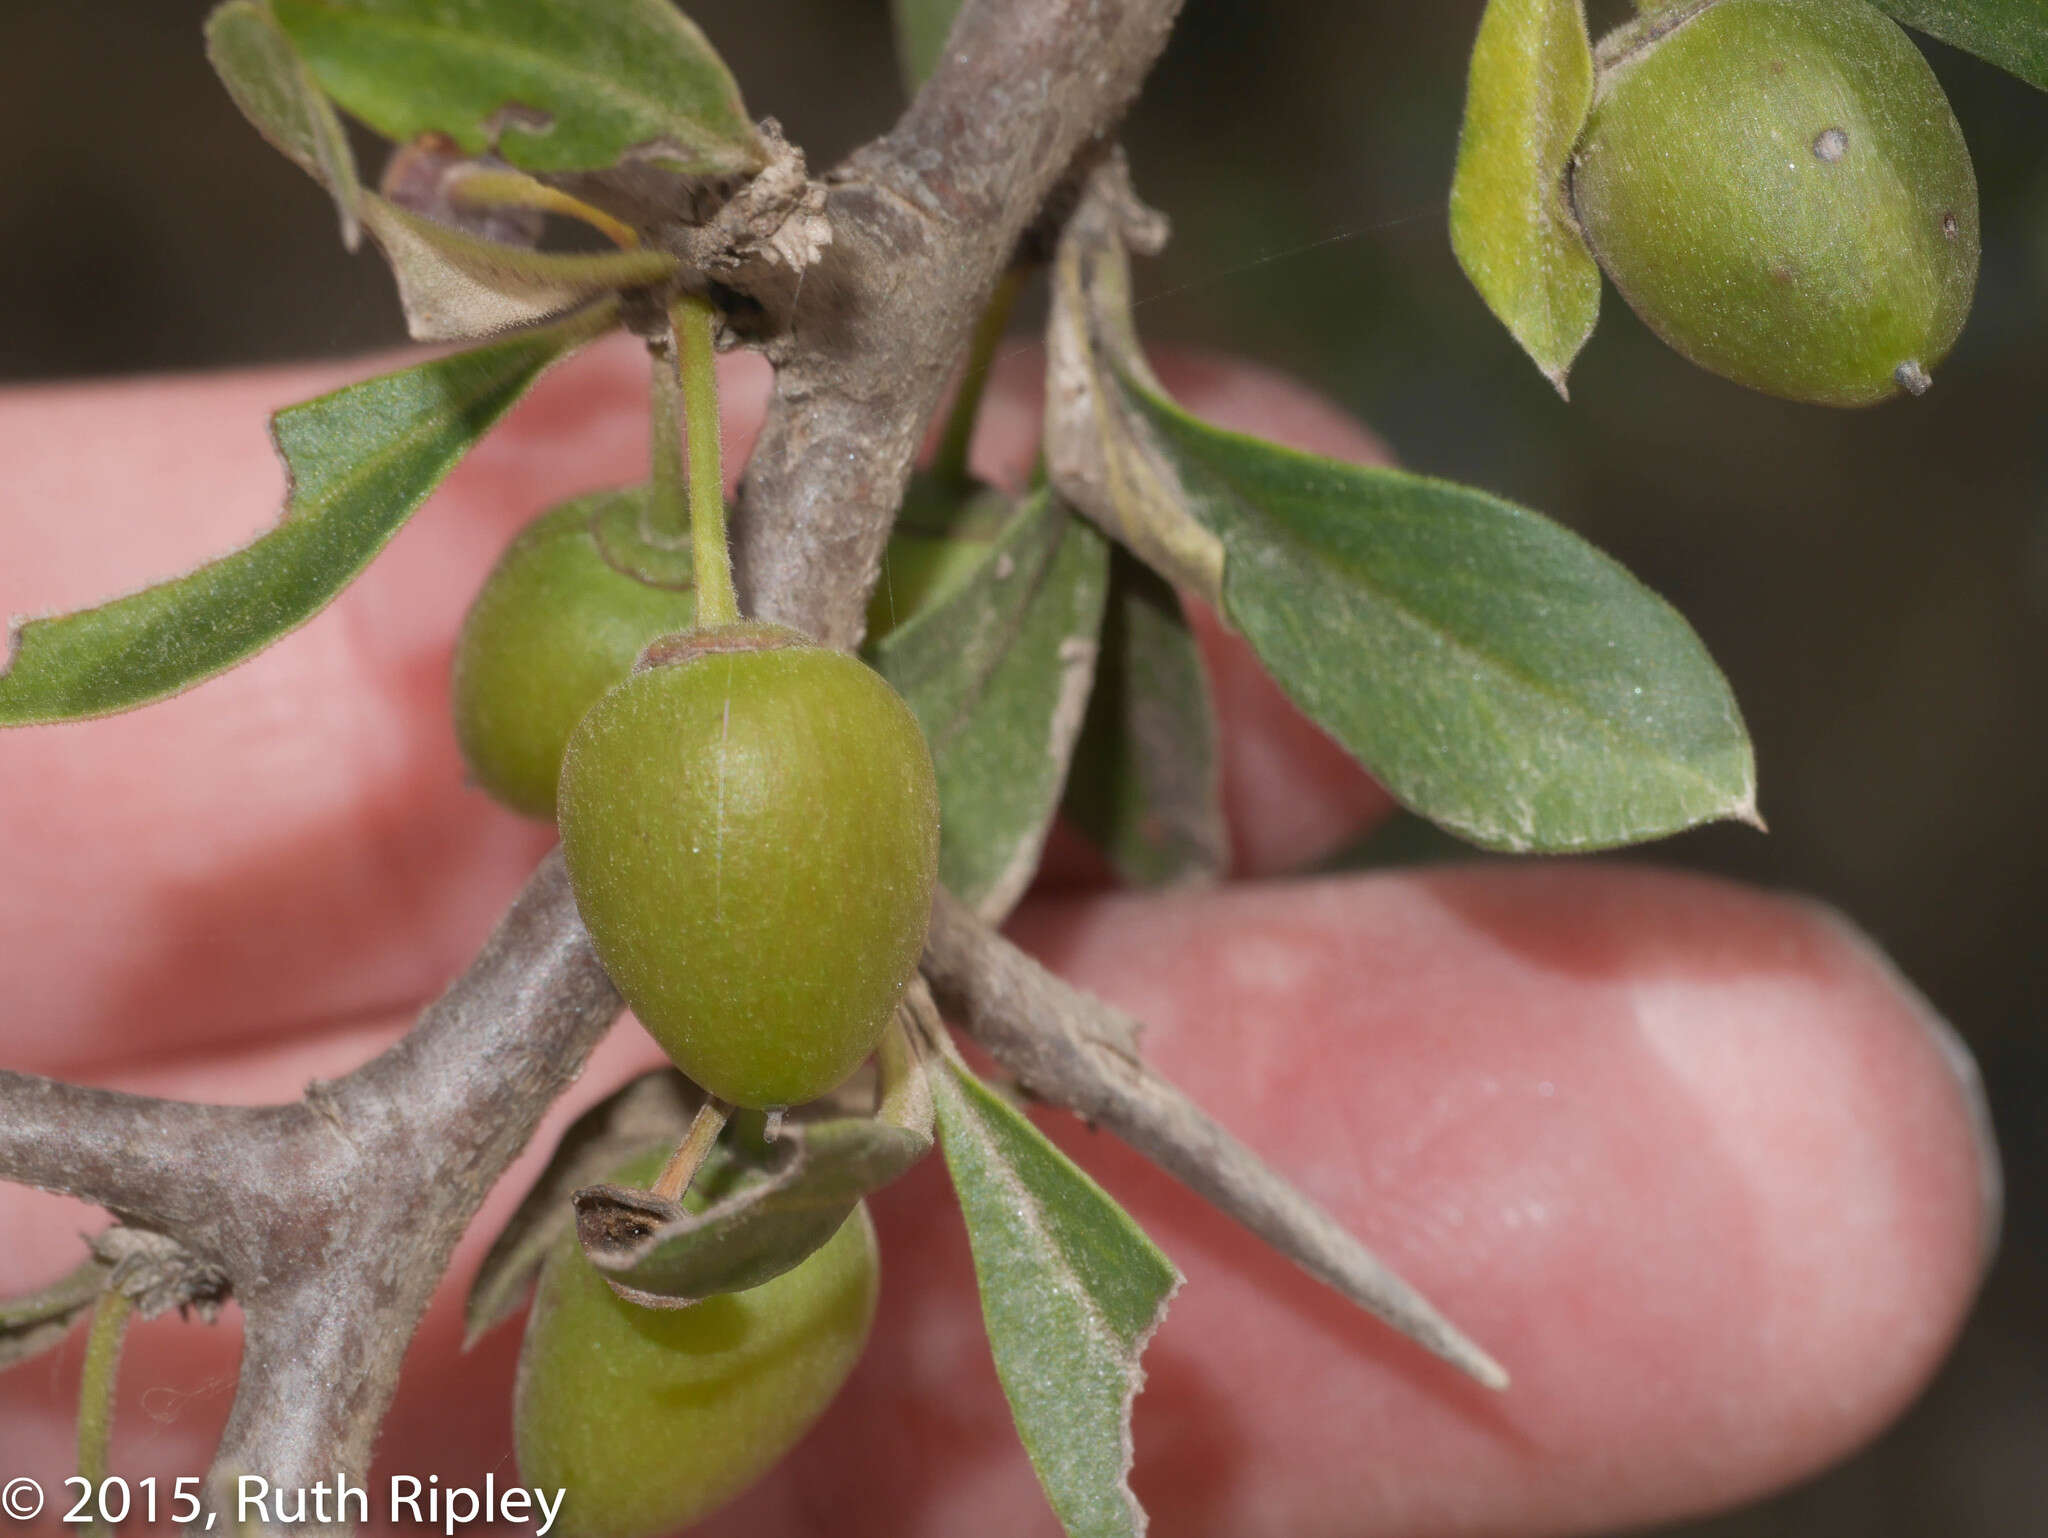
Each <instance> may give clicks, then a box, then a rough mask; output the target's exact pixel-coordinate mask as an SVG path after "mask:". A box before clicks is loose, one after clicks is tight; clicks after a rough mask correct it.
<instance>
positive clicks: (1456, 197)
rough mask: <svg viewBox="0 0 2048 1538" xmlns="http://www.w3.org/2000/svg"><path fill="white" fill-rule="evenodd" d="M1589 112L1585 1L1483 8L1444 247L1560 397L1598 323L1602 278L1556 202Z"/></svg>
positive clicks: (1493, 2) (1536, 0) (1510, 0)
mask: <svg viewBox="0 0 2048 1538" xmlns="http://www.w3.org/2000/svg"><path fill="white" fill-rule="evenodd" d="M1592 106H1593V46H1592V43H1591V42H1590V41H1589V40H1588V38H1587V36H1586V15H1585V9H1584V5H1583V0H1488V3H1487V7H1486V14H1485V16H1484V17H1482V18H1481V20H1480V23H1479V39H1478V41H1477V42H1476V43H1475V44H1474V45H1473V48H1472V69H1471V75H1470V79H1469V83H1468V85H1467V87H1466V95H1465V124H1464V128H1463V130H1462V131H1461V132H1460V134H1459V136H1458V169H1457V174H1456V176H1455V177H1454V179H1453V180H1452V182H1451V247H1452V249H1453V250H1454V251H1455V252H1456V253H1457V257H1458V262H1459V265H1460V266H1462V267H1463V268H1464V269H1465V275H1466V276H1467V277H1468V278H1470V279H1471V280H1472V286H1473V287H1474V288H1477V289H1478V290H1479V293H1480V296H1481V297H1482V298H1484V299H1485V300H1486V303H1487V305H1488V306H1489V307H1490V308H1491V309H1492V310H1493V313H1494V315H1495V316H1496V317H1497V318H1498V319H1499V320H1500V323H1501V324H1502V325H1504V326H1506V327H1507V328H1508V330H1509V332H1511V333H1512V334H1513V336H1514V338H1515V340H1516V341H1518V342H1520V343H1521V344H1522V346H1523V347H1524V348H1525V349H1526V350H1527V351H1528V354H1529V356H1530V357H1531V358H1534V359H1535V360H1536V366H1537V367H1538V368H1540V369H1541V370H1543V373H1544V376H1545V377H1546V378H1548V379H1549V380H1550V382H1551V383H1552V384H1554V385H1555V386H1557V393H1558V394H1560V395H1563V394H1565V375H1566V374H1567V373H1568V372H1569V371H1570V369H1571V366H1572V360H1573V359H1574V358H1576V357H1577V356H1578V355H1579V349H1580V348H1582V347H1584V346H1585V345H1586V339H1587V338H1588V337H1590V336H1592V334H1593V325H1594V322H1595V321H1597V320H1598V319H1599V317H1600V268H1599V265H1598V264H1597V263H1596V262H1595V261H1594V260H1593V253H1592V251H1591V250H1590V249H1589V248H1588V247H1587V245H1586V240H1585V237H1584V236H1583V235H1581V234H1580V233H1579V226H1578V221H1577V220H1576V219H1575V218H1574V217H1573V216H1572V213H1571V211H1570V209H1569V208H1568V207H1567V206H1566V202H1565V192H1564V186H1565V170H1566V167H1567V166H1568V165H1569V164H1570V161H1571V155H1572V147H1573V145H1575V144H1576V143H1577V142H1578V138H1579V133H1580V131H1581V130H1582V129H1583V128H1584V127H1585V124H1586V115H1587V113H1589V112H1590V111H1591V110H1592Z"/></svg>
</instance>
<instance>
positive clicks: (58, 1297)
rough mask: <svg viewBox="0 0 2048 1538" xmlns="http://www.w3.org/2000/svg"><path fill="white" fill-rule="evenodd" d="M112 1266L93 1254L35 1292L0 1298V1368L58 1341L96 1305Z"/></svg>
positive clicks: (42, 1351)
mask: <svg viewBox="0 0 2048 1538" xmlns="http://www.w3.org/2000/svg"><path fill="white" fill-rule="evenodd" d="M113 1269H114V1268H113V1266H112V1265H111V1264H109V1263H108V1262H106V1261H104V1260H101V1259H100V1258H99V1257H98V1256H97V1255H95V1256H93V1257H92V1258H91V1259H89V1260H87V1261H85V1262H84V1263H83V1264H81V1265H80V1266H79V1267H78V1269H77V1270H75V1271H73V1272H71V1273H70V1274H69V1275H67V1276H64V1277H60V1278H59V1279H58V1280H56V1281H54V1282H52V1283H51V1284H50V1285H49V1286H47V1287H45V1288H43V1289H41V1290H40V1291H38V1292H31V1293H28V1294H26V1295H24V1296H22V1297H18V1298H0V1372H4V1371H6V1370H7V1369H8V1368H10V1367H14V1366H18V1365H19V1364H20V1363H22V1362H26V1361H28V1360H30V1359H31V1358H33V1357H38V1356H41V1355H42V1354H43V1353H44V1352H45V1351H49V1350H52V1349H54V1348H55V1347H57V1346H60V1345H62V1344H63V1343H64V1338H65V1337H66V1336H67V1335H69V1334H70V1333H71V1331H72V1329H73V1328H74V1327H75V1326H76V1325H77V1324H78V1321H79V1320H81V1319H83V1318H84V1317H85V1316H86V1315H87V1314H90V1313H91V1312H92V1311H93V1309H94V1307H95V1306H97V1304H98V1303H99V1300H100V1298H101V1296H102V1295H103V1294H104V1293H105V1292H106V1290H107V1277H108V1276H109V1275H110V1274H111V1273H112V1271H113Z"/></svg>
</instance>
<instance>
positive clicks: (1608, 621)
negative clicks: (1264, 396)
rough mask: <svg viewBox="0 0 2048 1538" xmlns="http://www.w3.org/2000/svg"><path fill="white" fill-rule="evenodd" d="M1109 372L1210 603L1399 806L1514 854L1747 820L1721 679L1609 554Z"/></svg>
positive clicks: (1746, 748)
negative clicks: (1123, 388) (1143, 419)
mask: <svg viewBox="0 0 2048 1538" xmlns="http://www.w3.org/2000/svg"><path fill="white" fill-rule="evenodd" d="M1128 388H1129V389H1130V394H1131V398H1132V400H1133V401H1134V402H1135V403H1136V404H1137V405H1138V406H1139V408H1140V409H1142V410H1143V411H1144V412H1145V414H1146V415H1147V416H1148V417H1149V419H1150V420H1151V421H1152V422H1153V424H1154V426H1155V428H1156V430H1157V434H1158V442H1159V446H1160V452H1161V453H1162V454H1163V455H1165V456H1166V457H1168V458H1170V459H1171V460H1172V462H1173V465H1174V468H1175V471H1176V473H1177V475H1178V477H1179V479H1180V481H1181V483H1182V485H1183V487H1184V488H1185V490H1186V492H1187V494H1188V496H1189V498H1190V503H1191V505H1192V506H1193V508H1194V510H1195V512H1196V514H1197V516H1199V517H1200V518H1201V519H1202V521H1203V522H1204V523H1206V524H1207V525H1208V526H1209V527H1211V528H1213V529H1214V530H1215V531H1216V532H1217V534H1218V535H1220V536H1221V537H1222V540H1223V544H1224V548H1225V550H1226V552H1227V561H1226V565H1225V567H1224V580H1223V598H1224V612H1225V614H1226V616H1227V617H1228V618H1229V620H1230V621H1231V623H1232V624H1233V625H1235V626H1236V627H1237V628H1238V629H1239V630H1241V631H1242V632H1243V633H1244V635H1245V637H1246V639H1247V640H1249V641H1250V642H1251V644H1252V647H1253V649H1254V650H1255V651H1257V653H1258V655H1259V659H1260V661H1261V662H1263V663H1264V664H1265V666H1266V668H1267V669H1268V671H1270V672H1271V673H1272V674H1273V676H1274V678H1275V679H1276V680H1278V682H1279V683H1280V686H1281V687H1282V688H1283V689H1284V690H1286V691H1287V693H1288V694H1289V695H1290V696H1291V697H1292V698H1293V699H1294V701H1295V703H1296V704H1298V705H1300V706H1301V708H1302V709H1303V710H1305V711H1307V712H1308V714H1309V715H1310V716H1312V717H1313V718H1314V719H1315V720H1316V721H1317V722H1318V723H1319V724H1320V725H1321V726H1322V727H1323V729H1324V730H1325V731H1327V732H1329V733H1330V734H1331V735H1332V736H1333V737H1335V738H1336V739H1337V740H1338V741H1339V742H1340V743H1342V744H1343V745H1344V746H1345V748H1347V749H1348V750H1349V751H1350V752H1351V753H1352V754H1353V755H1354V756H1355V757H1356V758H1357V759H1358V761H1359V762H1360V763H1362V764H1363V765H1364V766H1365V767H1366V768H1367V769H1368V770H1370V771H1371V772H1372V773H1373V774H1374V775H1375V776H1376V777H1377V778H1378V779H1379V780H1380V781H1381V783H1383V784H1384V785H1385V786H1386V787H1387V789H1388V790H1390V791H1392V792H1393V794H1394V795H1395V796H1396V797H1398V798H1399V799H1400V800H1401V801H1402V802H1403V803H1404V804H1405V805H1407V806H1409V807H1410V808H1412V809H1413V810H1415V811H1417V812H1419V813H1421V814H1422V815H1423V816H1425V817H1428V818H1429V819H1430V820H1431V821H1433V822H1436V823H1439V824H1441V825H1442V826H1444V827H1446V828H1448V829H1450V830H1451V831H1453V832H1455V833H1457V834H1459V835H1460V836H1461V837H1464V838H1468V839H1470V840H1472V841H1473V842H1474V843H1477V844H1481V845H1484V846H1485V847H1487V848H1491V849H1507V850H1517V851H1549V852H1563V851H1570V850H1584V849H1601V848H1607V847H1611V846H1614V845H1620V844H1629V843H1635V842H1639V841H1641V840H1644V839H1649V838H1656V837H1659V836H1661V835H1663V834H1667V833H1673V832H1676V831H1678V830H1679V829H1681V828H1687V827H1691V826H1692V825H1694V824H1695V823H1699V822H1705V821H1709V820H1712V819H1716V818H1723V817H1733V818H1740V819H1745V820H1749V821H1755V819H1756V811H1755V795H1756V782H1755V767H1754V762H1753V759H1752V756H1751V752H1750V745H1749V738H1748V735H1747V733H1746V732H1745V731H1744V730H1743V725H1742V718H1741V715H1740V713H1739V712H1738V711H1737V709H1736V705H1735V698H1734V696H1733V694H1731V693H1730V691H1729V688H1728V684H1727V681H1726V680H1725V679H1723V678H1722V676H1721V674H1720V672H1719V670H1718V669H1716V668H1715V666H1714V663H1713V659H1712V658H1711V657H1709V656H1708V655H1707V651H1706V648H1705V647H1704V646H1702V645H1701V644H1700V640H1699V638H1698V637H1697V636H1696V635H1694V634H1693V632H1692V630H1691V628H1690V627H1688V626H1687V624H1686V623H1685V620H1684V619H1683V618H1682V617H1681V616H1680V615H1679V614H1678V612H1677V611H1676V610H1675V609H1673V608H1672V607H1671V606H1670V605H1669V604H1667V603H1665V602H1664V600H1663V599H1661V598H1659V597H1658V596H1657V595H1656V594H1654V593H1652V592H1651V591H1650V590H1649V589H1648V588H1645V587H1644V586H1642V584H1640V583H1639V582H1637V581H1636V580H1635V579H1634V578H1633V577H1631V576H1630V575H1629V574H1628V572H1627V571H1625V570H1624V569H1623V568H1622V567H1621V566H1620V565H1619V564H1617V563H1616V562H1615V561H1613V560H1611V559H1609V558H1608V557H1607V556H1605V555H1603V554H1601V553H1600V552H1599V551H1598V550H1595V549H1594V548H1593V547H1592V546H1591V545H1589V544H1587V543H1586V542H1585V541H1584V540H1582V539H1580V538H1579V537H1578V536H1577V535H1575V534H1573V533H1571V532H1570V531H1568V530H1566V529H1563V528H1560V527H1559V526H1558V525H1556V524H1554V523H1551V522H1550V521H1549V520H1547V519H1545V518H1542V517H1539V516H1538V515H1537V514H1535V513H1532V512H1529V511H1527V510H1526V509H1524V508H1520V507H1517V506H1515V505H1514V504H1513V503H1510V502H1504V501H1501V500H1500V499H1499V498H1497V497H1491V496H1488V495H1487V494H1486V493H1484V492H1481V491H1475V490H1473V489H1471V488H1469V487H1464V486H1455V485H1451V484H1448V483H1446V482H1442V481H1434V480H1429V479H1427V478H1425V477H1422V476H1417V475H1408V474H1404V473H1402V472H1400V471H1397V470H1384V469H1368V468H1364V467H1361V466H1357V465H1349V464H1340V463H1337V462H1335V461H1332V460H1325V459H1318V458H1316V457H1314V456H1313V455H1308V454H1301V453H1297V452H1295V451H1294V450H1291V449H1285V448H1282V447H1280V446H1279V445H1277V444H1272V443H1266V442H1262V441H1261V440H1259V439H1256V438H1246V437H1241V436H1239V435H1237V434H1234V433H1226V432H1224V431H1222V430H1221V429H1219V428H1215V427H1211V426H1209V425H1208V424H1207V423H1204V422H1201V421H1198V420H1196V419H1195V418H1193V417H1190V416H1188V415H1187V414H1186V413H1184V412H1182V411H1181V410H1180V409H1179V408H1178V407H1176V406H1174V405H1173V404H1172V403H1171V402H1169V401H1166V400H1164V399H1162V398H1160V397H1158V396H1155V395H1153V394H1151V393H1150V392H1149V391H1146V390H1144V389H1142V388H1140V387H1137V386H1135V385H1133V386H1129V387H1128Z"/></svg>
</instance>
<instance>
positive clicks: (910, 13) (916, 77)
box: [889, 0, 960, 93]
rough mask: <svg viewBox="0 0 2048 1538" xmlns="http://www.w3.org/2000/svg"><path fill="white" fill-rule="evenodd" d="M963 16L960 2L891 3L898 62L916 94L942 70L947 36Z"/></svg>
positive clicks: (922, 0)
mask: <svg viewBox="0 0 2048 1538" xmlns="http://www.w3.org/2000/svg"><path fill="white" fill-rule="evenodd" d="M959 14H960V0H889V16H890V19H891V20H892V21H894V22H895V24H896V62H897V65H898V66H899V67H900V68H901V69H902V71H903V83H904V85H906V86H907V87H909V89H910V90H911V92H912V93H915V92H916V90H917V88H918V87H919V86H921V85H923V84H924V83H925V82H926V81H927V80H929V79H931V76H932V71H933V70H935V69H937V68H938V67H939V57H940V55H941V54H943V53H944V52H945V51H946V36H947V34H948V33H950V32H951V31H952V30H953V18H954V17H956V16H958V15H959Z"/></svg>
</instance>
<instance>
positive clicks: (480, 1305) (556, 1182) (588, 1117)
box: [462, 1068, 704, 1351]
mask: <svg viewBox="0 0 2048 1538" xmlns="http://www.w3.org/2000/svg"><path fill="white" fill-rule="evenodd" d="M703 1103H704V1092H703V1091H702V1090H701V1089H699V1088H698V1087H697V1086H696V1085H694V1084H692V1083H691V1082H690V1081H689V1080H688V1079H686V1078H684V1077H683V1076H682V1075H681V1074H680V1073H677V1072H676V1071H675V1070H674V1069H673V1068H657V1069H655V1070H654V1071H653V1072H651V1073H644V1074H642V1075H641V1076H640V1077H639V1078H637V1079H634V1080H633V1081H632V1082H631V1083H629V1084H627V1085H626V1086H625V1087H624V1088H623V1089H620V1090H618V1091H617V1092H616V1093H614V1094H611V1095H607V1096H606V1097H605V1098H604V1099H603V1100H600V1101H599V1102H598V1103H597V1104H596V1105H594V1106H592V1107H591V1108H590V1109H589V1110H587V1111H585V1112H584V1113H583V1114H582V1115H581V1116H579V1117H577V1118H576V1120H574V1121H573V1122H571V1123H570V1124H569V1126H568V1128H567V1130H566V1131H564V1132H563V1133H562V1139H561V1141H560V1142H559V1143H557V1144H556V1145H555V1151H554V1153H553V1154H552V1155H551V1156H549V1159H548V1164H547V1168H546V1169H544V1170H542V1171H541V1174H540V1178H539V1179H538V1180H536V1181H535V1182H534V1183H533V1186H532V1188H531V1189H529V1190H528V1191H527V1193H526V1195H525V1197H524V1198H523V1199H522V1200H521V1201H520V1203H519V1207H518V1210H517V1211H515V1212H514V1213H513V1214H512V1216H511V1217H510V1218H509V1219H507V1220H506V1223H505V1226H504V1228H502V1229H501V1230H499V1233H498V1237H497V1238H496V1239H495V1240H494V1241H492V1244H491V1248H490V1253H488V1254H487V1255H485V1256H484V1259H483V1264H482V1265H481V1266H479V1267H478V1268H477V1273H476V1280H475V1281H473V1282H471V1283H470V1285H469V1298H468V1300H467V1301H466V1302H465V1303H464V1305H463V1336H462V1347H463V1349H464V1350H465V1351H466V1350H468V1349H469V1348H470V1347H471V1346H473V1345H475V1344H476V1342H477V1341H478V1340H479V1339H480V1338H482V1337H483V1335H485V1334H486V1333H487V1332H488V1331H490V1330H491V1329H493V1328H495V1327H496V1326H497V1325H499V1324H501V1323H503V1322H504V1321H505V1320H507V1319H509V1318H511V1317H512V1316H513V1315H514V1314H516V1313H518V1312H519V1308H520V1305H521V1304H522V1303H524V1302H525V1301H526V1296H527V1293H528V1292H529V1291H531V1289H532V1287H533V1284H534V1281H535V1279H536V1278H537V1277H539V1275H540V1268H541V1265H542V1263H543V1262H544V1261H546V1259H547V1258H548V1252H549V1251H550V1250H551V1249H553V1248H554V1245H555V1241H556V1240H557V1239H559V1238H560V1237H561V1236H562V1235H563V1234H564V1233H565V1232H567V1231H568V1229H569V1227H570V1225H571V1224H573V1223H574V1222H575V1221H576V1209H575V1207H574V1205H573V1204H572V1202H573V1198H574V1197H575V1194H576V1192H577V1190H578V1189H580V1188H581V1187H583V1186H587V1185H591V1184H593V1183H594V1182H596V1181H600V1180H605V1179H608V1178H610V1176H611V1174H612V1172H613V1171H614V1170H616V1169H618V1167H619V1166H620V1165H622V1164H624V1163H626V1162H627V1161H628V1160H629V1159H632V1158H634V1157H636V1156H637V1155H640V1154H643V1153H646V1152H647V1151H648V1150H649V1149H655V1148H659V1149H663V1150H666V1149H668V1148H672V1147H674V1146H675V1144H676V1143H677V1142H679V1141H680V1140H681V1139H682V1137H683V1135H684V1134H685V1133H686V1132H688V1131H689V1128H690V1121H691V1118H693V1117H694V1116H695V1115H696V1114H697V1108H698V1107H699V1106H700V1105H702V1104H703Z"/></svg>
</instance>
